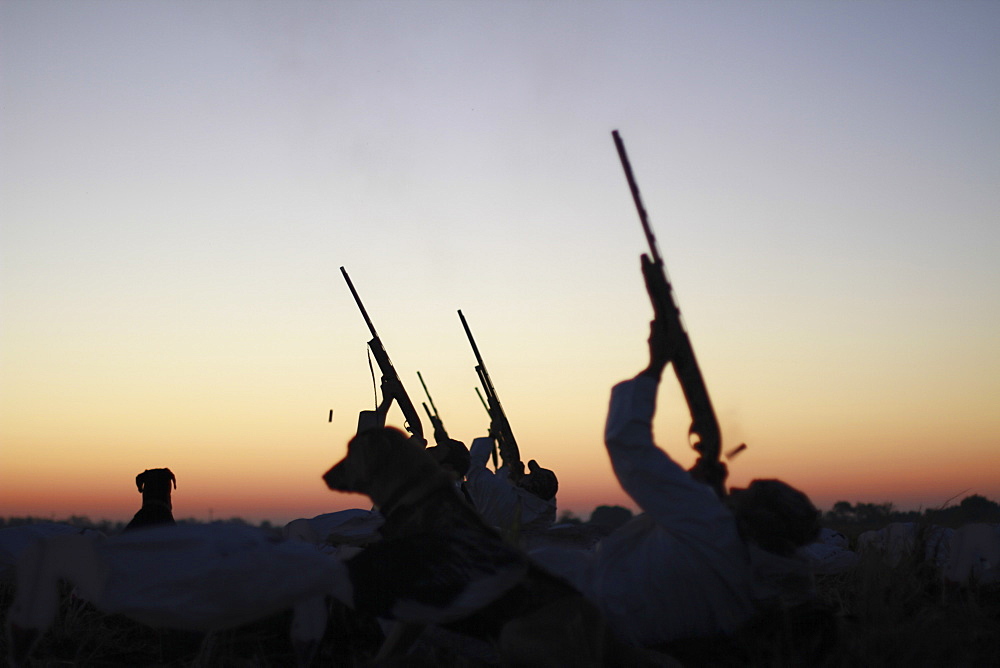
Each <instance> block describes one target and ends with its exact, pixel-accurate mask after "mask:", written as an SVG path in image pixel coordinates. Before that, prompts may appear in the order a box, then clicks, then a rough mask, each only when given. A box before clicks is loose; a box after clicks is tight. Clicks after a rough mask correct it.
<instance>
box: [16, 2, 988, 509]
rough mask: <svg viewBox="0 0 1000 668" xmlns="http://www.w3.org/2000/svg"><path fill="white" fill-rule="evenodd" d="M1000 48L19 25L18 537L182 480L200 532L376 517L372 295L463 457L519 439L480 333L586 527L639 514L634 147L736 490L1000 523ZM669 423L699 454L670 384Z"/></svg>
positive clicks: (286, 26)
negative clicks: (350, 462) (980, 506)
mask: <svg viewBox="0 0 1000 668" xmlns="http://www.w3.org/2000/svg"><path fill="white" fill-rule="evenodd" d="M998 35H1000V3H996V2H948V3H942V2H887V3H880V2H865V3H843V2H813V3H806V2H698V3H685V2H669V3H657V2H615V3H611V2H608V3H597V2H590V3H586V2H579V1H573V2H545V3H541V2H345V1H338V2H246V1H240V2H224V1H216V2H211V3H197V2H155V1H152V0H149V1H145V2H138V3H128V2H86V1H85V2H74V3H65V2H46V1H35V2H27V1H16V2H12V1H10V0H3V1H2V2H0V75H2V76H0V225H2V230H0V262H2V264H0V295H2V302H0V316H2V321H0V364H2V367H0V516H16V515H28V514H31V515H36V516H43V517H56V518H62V517H66V516H69V515H70V514H76V515H89V516H90V517H92V518H94V519H97V518H108V519H127V518H128V517H130V516H131V515H132V514H133V513H134V512H135V511H136V510H137V509H138V507H139V505H140V498H139V496H138V494H137V492H136V489H135V487H134V484H133V480H134V476H135V475H136V474H137V473H138V472H140V471H142V470H143V469H146V468H154V467H163V466H166V467H169V468H171V469H172V470H173V471H174V472H175V473H176V475H177V480H178V488H177V491H176V493H175V496H174V514H175V516H177V517H201V518H208V517H215V518H223V517H232V516H240V517H244V518H247V519H253V520H259V519H270V520H272V521H275V522H285V521H288V520H290V519H293V518H296V517H311V516H313V515H317V514H320V513H324V512H330V511H334V510H339V509H343V508H351V507H365V506H366V505H367V499H365V498H364V497H360V496H357V495H343V494H339V493H334V492H331V491H329V490H327V489H326V487H325V486H324V484H323V483H322V481H321V479H320V475H321V474H322V473H323V472H324V471H325V470H326V469H327V468H329V466H330V465H332V464H333V463H335V462H336V461H338V460H339V459H340V458H341V457H342V456H343V454H344V451H345V446H346V442H347V440H348V439H349V438H350V436H351V435H352V434H353V431H354V428H355V426H356V418H357V413H358V411H360V410H363V409H366V408H371V407H372V405H373V404H374V402H375V399H374V393H373V389H372V379H371V376H370V372H369V368H368V359H367V356H366V345H365V344H366V341H367V340H368V339H369V338H370V335H369V332H368V330H367V328H366V326H365V324H364V321H363V320H362V318H361V315H360V313H359V312H358V310H357V308H356V306H355V304H354V301H353V299H352V297H351V295H350V292H349V291H348V289H347V287H346V285H345V283H344V281H343V279H342V277H341V275H340V272H339V267H340V266H341V265H343V266H345V267H346V268H347V270H348V271H349V273H350V275H351V278H352V280H353V282H354V284H355V286H356V288H357V289H358V292H359V293H360V295H361V297H362V299H363V300H364V302H365V305H366V307H367V309H368V312H369V314H370V316H371V318H372V320H373V322H374V324H375V326H376V328H377V330H378V333H379V335H380V337H381V339H382V341H383V343H384V345H385V347H386V348H387V350H388V352H389V354H390V356H391V357H392V359H393V361H394V363H395V365H396V367H397V369H398V371H399V373H400V375H401V377H402V379H403V383H404V385H405V386H406V387H407V389H408V390H409V393H410V396H411V398H413V400H414V401H416V402H419V401H420V400H421V399H422V398H423V396H422V390H421V387H420V383H419V381H418V379H417V375H416V372H417V371H418V370H419V371H420V372H421V373H422V374H423V377H424V379H425V381H426V382H427V384H428V387H429V388H430V390H431V393H432V395H433V397H434V401H435V403H436V404H437V407H438V409H439V411H440V412H441V415H442V417H443V418H444V420H445V425H446V427H447V428H448V429H449V431H450V432H451V433H452V435H453V436H455V437H457V438H460V439H462V440H465V441H466V442H471V440H472V439H473V438H474V437H476V436H478V435H482V434H483V433H484V432H485V430H486V428H487V419H486V415H485V412H484V411H483V409H482V407H481V406H480V404H479V400H478V398H477V397H476V395H475V392H474V390H473V388H474V387H475V386H476V384H477V378H476V374H475V371H474V366H475V358H474V357H473V354H472V351H471V349H470V347H469V345H468V343H467V341H466V338H465V334H464V331H463V330H462V327H461V322H460V321H459V319H458V316H457V314H456V311H457V309H462V311H463V313H464V314H465V316H466V318H467V319H468V321H469V325H470V327H471V328H472V331H473V333H474V334H475V336H476V339H477V343H478V345H479V348H480V351H481V352H482V354H483V356H484V358H485V361H486V364H487V367H488V369H489V371H490V373H491V375H492V378H493V381H494V383H495V385H496V387H497V391H498V393H499V395H500V398H501V400H502V401H503V404H504V407H505V409H506V412H507V414H508V416H509V418H510V420H511V423H512V425H513V428H514V433H515V435H516V436H517V439H518V441H519V443H520V446H521V452H522V454H523V455H524V456H525V457H526V458H535V459H538V460H539V462H540V463H542V464H543V465H544V466H547V467H550V468H552V469H554V470H555V471H556V472H557V473H558V475H559V479H560V496H559V500H560V508H561V509H563V510H572V511H574V512H576V513H577V514H579V515H583V516H587V515H589V512H590V510H591V509H592V508H593V507H594V506H595V505H598V504H602V503H613V504H615V503H616V504H622V505H626V506H629V507H633V508H634V506H633V504H632V503H631V502H630V500H629V499H628V497H626V496H625V495H624V493H623V492H622V491H621V490H620V488H619V486H618V484H617V482H616V480H615V479H614V476H613V474H612V473H611V469H610V467H609V465H608V463H607V456H606V454H605V451H604V447H603V443H602V430H603V422H604V418H605V415H606V410H607V401H608V394H609V391H610V388H611V386H612V385H613V384H614V383H615V382H617V381H619V380H623V379H625V378H628V377H631V376H632V375H634V374H635V373H637V372H638V371H639V370H640V369H641V368H642V367H643V366H644V364H645V358H646V343H645V341H646V336H647V333H648V322H649V319H650V318H651V315H652V311H651V309H650V306H649V302H648V299H647V297H646V294H645V291H644V288H643V283H642V277H641V274H640V271H639V255H640V253H642V252H645V251H646V245H645V239H644V237H643V235H642V231H641V227H640V225H639V222H638V219H637V217H636V213H635V210H634V208H633V205H632V202H631V198H630V196H629V193H628V189H627V186H626V183H625V179H624V176H623V175H622V172H621V167H620V165H619V163H618V159H617V156H616V154H615V150H614V145H613V142H612V140H611V134H610V133H611V131H612V130H613V129H618V130H619V131H620V132H621V135H622V137H623V139H624V141H625V144H626V147H627V148H628V151H629V155H630V157H631V161H632V166H633V169H634V170H635V173H636V177H637V179H638V182H639V185H640V187H641V189H642V193H643V197H644V200H645V204H646V207H647V209H648V210H649V213H650V219H651V222H652V225H653V228H654V231H655V233H656V235H657V238H658V240H659V246H660V250H661V251H662V254H663V256H664V258H665V260H666V263H667V267H668V271H669V273H670V276H671V279H672V281H673V284H674V289H675V292H676V295H677V300H678V303H679V305H680V307H681V309H682V312H683V315H684V319H685V323H686V326H687V329H688V332H689V334H690V336H691V339H692V341H693V343H694V347H695V351H696V353H697V356H698V359H699V361H700V363H701V367H702V371H703V375H704V377H705V379H706V382H707V384H708V387H709V392H710V394H711V396H712V400H713V403H714V405H715V408H716V411H717V413H718V416H719V419H720V422H721V426H722V433H723V446H724V448H729V447H732V446H735V445H737V444H738V443H740V442H744V441H745V442H746V443H748V444H749V446H750V447H749V449H748V450H747V451H746V452H745V453H743V454H742V455H741V456H740V457H738V458H736V459H735V460H733V462H732V463H731V465H730V469H731V472H732V473H731V477H730V482H731V483H732V484H734V485H741V484H745V483H746V482H748V481H749V480H750V479H752V478H755V477H781V478H783V479H785V480H787V481H788V482H790V483H792V484H793V485H796V486H798V487H800V488H802V489H803V490H804V491H806V492H807V493H809V494H810V495H811V496H812V497H813V499H814V500H815V501H816V503H817V504H818V505H820V506H822V507H830V506H831V505H832V504H833V502H835V501H837V500H841V499H843V500H848V501H851V502H855V501H868V502H883V501H893V502H895V503H896V504H897V506H899V507H903V508H928V507H935V506H939V505H941V504H943V503H944V502H946V501H947V500H949V499H953V500H957V499H958V498H961V497H962V496H964V495H967V494H972V493H978V494H982V495H985V496H987V497H989V498H992V499H1000V406H998V404H1000V354H998V344H1000V214H998V211H1000V207H998V200H1000V40H998V39H997V36H998ZM330 409H333V410H334V412H335V419H334V421H333V423H332V424H330V423H328V422H327V414H328V411H329V410H330ZM390 423H393V424H396V425H401V424H402V418H401V415H400V414H399V412H398V409H396V408H394V409H393V411H392V412H391V413H390ZM655 427H656V436H657V440H658V442H659V443H660V444H661V445H662V446H664V448H665V449H667V450H668V451H669V452H670V453H671V454H672V455H674V456H675V457H676V458H677V459H678V461H680V462H681V463H683V464H685V465H687V464H690V463H691V462H692V461H693V459H694V453H693V452H692V451H691V450H690V448H688V445H687V440H686V434H687V427H688V417H687V410H686V407H685V405H684V403H683V398H682V395H681V393H680V390H679V388H678V387H677V384H676V381H675V379H674V378H673V376H672V374H669V375H667V376H665V382H664V384H663V387H662V390H661V392H660V410H659V412H658V415H657V420H656V425H655ZM953 502H954V501H953Z"/></svg>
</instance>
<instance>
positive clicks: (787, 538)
mask: <svg viewBox="0 0 1000 668" xmlns="http://www.w3.org/2000/svg"><path fill="white" fill-rule="evenodd" d="M726 502H727V505H728V506H729V508H730V510H732V511H733V515H734V516H735V517H736V524H737V527H738V528H739V532H740V535H741V536H742V537H743V539H744V540H748V541H751V542H753V543H756V544H757V545H758V546H759V547H761V548H762V549H764V550H767V551H768V552H774V553H775V554H779V555H782V556H789V555H791V554H792V553H793V552H795V550H796V549H797V548H799V547H801V546H802V545H805V544H807V543H809V542H810V541H812V540H813V539H815V538H816V535H817V534H818V533H819V529H820V524H819V515H820V513H819V511H818V510H817V509H816V506H814V505H813V504H812V501H810V500H809V497H808V496H806V495H805V494H803V493H802V492H800V491H799V490H797V489H795V488H794V487H792V486H791V485H788V484H786V483H783V482H781V481H780V480H754V481H753V482H751V483H750V486H749V487H747V488H745V489H739V488H734V489H731V490H730V491H729V496H728V497H727V500H726Z"/></svg>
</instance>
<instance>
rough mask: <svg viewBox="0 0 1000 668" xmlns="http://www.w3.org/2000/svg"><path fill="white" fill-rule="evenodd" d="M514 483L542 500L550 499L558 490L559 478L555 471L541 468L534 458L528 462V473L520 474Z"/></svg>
mask: <svg viewBox="0 0 1000 668" xmlns="http://www.w3.org/2000/svg"><path fill="white" fill-rule="evenodd" d="M516 484H517V486H518V487H521V488H523V489H525V490H527V491H528V492H531V493H532V494H534V495H535V496H537V497H538V498H540V499H542V500H543V501H551V500H552V499H554V498H555V496H556V492H558V491H559V480H558V479H557V478H556V474H555V472H554V471H552V470H550V469H543V468H542V467H541V466H539V465H538V462H536V461H535V460H534V459H532V460H531V461H529V462H528V473H526V474H524V475H522V476H520V478H518V480H517V483H516Z"/></svg>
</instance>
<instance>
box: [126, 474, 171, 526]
mask: <svg viewBox="0 0 1000 668" xmlns="http://www.w3.org/2000/svg"><path fill="white" fill-rule="evenodd" d="M171 485H172V486H173V489H177V477H176V476H175V475H174V473H173V471H171V470H170V469H146V470H145V471H143V472H142V473H140V474H139V475H137V476H136V477H135V486H136V488H138V490H139V493H140V494H142V508H140V509H139V512H137V513H136V514H135V516H134V517H133V518H132V521H131V522H129V523H128V525H127V526H126V527H125V531H131V530H133V529H141V528H145V527H151V526H160V525H173V524H177V522H175V521H174V515H173V504H172V503H171V500H170V492H171Z"/></svg>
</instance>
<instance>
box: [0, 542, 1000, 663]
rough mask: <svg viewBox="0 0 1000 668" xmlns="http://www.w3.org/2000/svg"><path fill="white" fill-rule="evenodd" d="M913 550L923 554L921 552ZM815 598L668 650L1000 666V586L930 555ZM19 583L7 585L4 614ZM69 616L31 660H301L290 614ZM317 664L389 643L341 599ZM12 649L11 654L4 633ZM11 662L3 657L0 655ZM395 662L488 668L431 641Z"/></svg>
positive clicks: (718, 658) (827, 583) (759, 659)
mask: <svg viewBox="0 0 1000 668" xmlns="http://www.w3.org/2000/svg"><path fill="white" fill-rule="evenodd" d="M915 554H922V550H920V549H918V550H916V551H915ZM817 590H818V596H817V600H816V601H815V603H813V604H810V605H808V606H805V607H801V608H798V609H795V610H790V611H774V612H772V613H769V614H762V615H761V616H760V618H759V619H756V620H754V621H753V622H752V623H751V624H748V625H747V627H746V628H744V629H743V630H742V631H741V632H740V633H738V634H737V635H736V636H734V637H732V638H724V639H721V638H714V639H709V640H696V641H688V642H680V643H674V644H672V645H670V646H669V647H664V648H659V650H660V651H661V652H663V653H664V654H667V655H669V656H671V657H673V658H674V659H676V660H677V661H678V662H679V663H680V664H681V665H683V666H734V667H735V666H836V667H841V666H843V667H847V666H852V667H853V666H928V667H931V666H934V667H940V666H968V667H970V668H972V667H975V668H979V667H981V666H1000V586H997V585H994V586H990V587H980V586H975V585H973V586H971V587H968V588H964V589H958V588H953V587H945V586H944V585H943V583H942V582H941V580H940V579H939V577H938V576H937V575H936V574H935V572H934V571H933V569H932V568H930V567H929V566H928V565H927V564H926V563H924V561H923V559H922V558H918V557H917V556H914V557H913V558H906V559H904V560H903V561H901V562H900V563H897V564H895V565H892V564H890V563H888V562H887V561H886V560H885V559H883V558H882V557H880V556H879V555H877V554H867V555H865V556H864V558H863V560H862V562H861V563H860V564H859V565H858V566H857V567H856V568H855V569H853V570H852V571H850V572H848V573H844V574H840V575H833V576H825V577H821V578H820V579H819V580H818V582H817ZM12 598H13V585H12V584H11V583H9V582H8V583H0V619H2V620H3V621H4V622H5V620H6V612H7V609H8V608H9V606H10V603H11V601H12ZM60 607H61V609H60V613H59V617H58V619H57V621H56V623H55V624H54V625H53V627H52V628H51V629H50V630H49V631H48V632H47V633H46V634H45V635H44V636H43V637H42V638H41V640H40V641H39V643H38V645H37V646H36V647H35V650H34V651H33V652H32V654H31V657H30V659H29V661H28V663H27V664H26V665H27V666H33V667H39V668H40V667H46V668H50V667H51V668H54V667H56V666H95V667H101V666H109V667H110V666H159V667H168V666H169V667H173V666H177V667H180V666H232V667H234V668H235V667H251V666H253V667H260V668H264V667H269V666H295V665H296V659H295V654H294V652H293V649H292V646H291V642H290V640H289V634H288V631H289V624H290V620H291V615H290V614H282V615H276V616H273V617H270V618H267V619H264V620H260V621H258V622H256V623H253V624H249V625H245V626H242V627H239V628H236V629H231V630H226V631H220V632H217V633H213V634H209V635H204V634H199V633H190V632H180V631H172V630H164V629H150V628H148V627H145V626H142V625H140V624H137V623H135V622H132V621H131V620H129V619H127V618H124V617H122V616H118V615H104V614H102V613H100V612H99V611H98V610H96V609H95V608H93V607H92V606H90V605H89V604H86V603H84V602H82V601H80V600H78V599H75V598H74V597H73V595H72V590H71V589H70V588H69V587H65V588H64V591H63V598H62V603H61V606H60ZM330 612H331V614H330V620H329V624H328V626H327V631H326V635H325V637H324V641H323V644H322V646H321V647H320V648H319V651H318V653H317V656H316V657H315V660H314V662H313V663H312V665H314V666H350V667H353V666H368V665H372V659H373V657H374V656H375V653H376V652H377V650H378V647H379V645H380V643H381V641H382V633H381V630H380V629H379V626H378V624H377V623H376V622H375V620H372V619H365V618H362V617H360V616H358V615H356V614H354V613H353V612H352V611H350V610H348V609H346V608H345V607H343V606H342V605H340V604H339V603H336V602H333V603H332V604H331V609H330ZM0 642H2V644H3V647H2V648H0V650H2V654H0V656H3V657H5V656H6V655H7V647H6V644H7V639H6V637H5V638H4V639H3V640H2V641H0ZM0 663H2V659H0ZM393 665H408V666H410V665H428V666H430V665H453V666H482V665H488V664H486V663H483V662H482V661H476V660H473V659H469V658H466V657H463V656H461V655H458V654H456V653H455V651H454V650H450V649H447V648H443V647H441V646H430V645H424V646H421V647H419V648H418V651H417V652H416V655H415V656H411V657H407V660H406V661H405V662H402V663H397V664H393Z"/></svg>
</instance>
